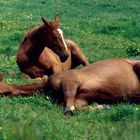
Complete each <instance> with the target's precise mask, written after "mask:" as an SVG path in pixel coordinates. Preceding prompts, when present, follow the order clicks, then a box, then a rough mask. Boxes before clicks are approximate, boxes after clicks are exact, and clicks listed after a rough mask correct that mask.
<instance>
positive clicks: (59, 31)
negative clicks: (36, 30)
mask: <svg viewBox="0 0 140 140" xmlns="http://www.w3.org/2000/svg"><path fill="white" fill-rule="evenodd" d="M57 31H58V33H59V34H60V35H61V37H62V41H63V44H64V46H65V49H66V50H68V47H67V45H66V42H65V40H64V37H63V31H62V30H61V29H60V28H58V29H57Z"/></svg>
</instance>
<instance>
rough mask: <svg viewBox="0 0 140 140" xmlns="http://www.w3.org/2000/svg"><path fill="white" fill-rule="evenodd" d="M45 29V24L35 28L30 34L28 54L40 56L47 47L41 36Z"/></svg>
mask: <svg viewBox="0 0 140 140" xmlns="http://www.w3.org/2000/svg"><path fill="white" fill-rule="evenodd" d="M43 30H44V26H43V25H41V26H39V27H38V28H35V29H33V30H32V31H31V32H30V33H29V35H28V40H27V41H28V43H29V48H28V50H27V55H28V56H29V57H32V58H34V59H35V58H38V57H39V56H40V54H41V53H42V52H43V50H44V48H45V46H46V45H45V43H44V41H43V40H42V38H41V33H42V31H43Z"/></svg>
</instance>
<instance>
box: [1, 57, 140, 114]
mask: <svg viewBox="0 0 140 140" xmlns="http://www.w3.org/2000/svg"><path fill="white" fill-rule="evenodd" d="M11 87H12V89H11V93H13V95H18V94H19V95H23V94H26V95H29V94H30V93H33V91H35V90H37V89H40V88H47V89H51V90H53V92H54V93H56V94H55V96H57V97H58V99H60V100H61V101H62V102H64V103H65V113H68V112H70V113H71V112H73V111H74V110H75V108H79V109H92V108H89V107H88V106H86V105H87V104H88V103H90V102H91V101H97V102H102V103H117V102H120V101H132V102H140V61H136V60H127V59H108V60H104V61H100V62H96V63H93V64H90V65H87V66H85V67H83V68H81V69H77V70H67V71H64V72H61V73H57V74H53V75H51V76H50V77H49V79H48V81H46V82H43V83H38V84H31V85H27V88H26V85H25V86H19V88H17V87H16V86H11ZM2 88H3V87H2ZM5 90H6V89H5ZM0 92H1V93H2V92H3V91H1V88H0Z"/></svg>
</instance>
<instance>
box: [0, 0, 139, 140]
mask: <svg viewBox="0 0 140 140" xmlns="http://www.w3.org/2000/svg"><path fill="white" fill-rule="evenodd" d="M56 14H58V15H59V16H60V22H61V23H60V26H61V28H62V29H63V30H64V33H65V38H69V39H71V40H73V41H75V42H76V43H78V44H79V45H80V46H81V48H82V50H83V51H84V53H85V55H86V57H87V58H88V60H89V62H95V61H99V60H103V59H107V58H120V57H121V58H130V59H140V3H139V0H133V1H131V0H123V1H122V0H104V1H102V0H87V1H84V0H77V1H75V0H48V1H45V0H34V2H33V1H32V0H22V1H20V0H1V1H0V60H1V61H0V71H2V72H3V73H4V74H5V77H4V82H6V83H13V84H23V83H27V82H28V81H25V80H23V79H22V78H21V77H20V74H19V73H20V71H19V69H18V67H17V64H16V53H17V49H18V45H19V43H20V41H21V39H22V37H23V35H24V33H25V32H26V31H27V30H29V29H30V28H32V27H35V26H37V25H38V24H40V23H41V19H40V17H41V16H43V17H45V18H46V19H51V20H52V19H53V18H54V16H55V15H56ZM93 105H94V104H93ZM110 107H111V108H110V110H103V111H101V110H97V111H88V110H87V111H76V112H75V115H74V116H73V117H69V116H64V115H63V108H62V107H61V106H58V105H57V104H54V103H53V102H52V101H51V99H50V98H48V97H46V96H45V95H35V96H33V97H14V98H9V97H0V139H5V140H15V139H17V140H31V139H33V140H38V139H42V140H46V139H49V140H52V139H54V140H60V139H61V140H88V139H89V140H90V139H91V140H94V139H97V140H101V139H105V140H106V139H107V140H108V139H109V140H112V139H113V140H117V139H118V138H119V139H120V140H121V139H122V140H126V139H127V140H132V139H134V140H138V139H139V137H140V133H139V131H140V105H135V104H129V103H126V104H118V105H110Z"/></svg>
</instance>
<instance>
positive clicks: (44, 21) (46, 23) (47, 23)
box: [41, 17, 50, 27]
mask: <svg viewBox="0 0 140 140" xmlns="http://www.w3.org/2000/svg"><path fill="white" fill-rule="evenodd" d="M41 19H42V21H43V23H44V24H45V25H47V26H49V27H50V24H49V22H47V21H46V20H45V19H44V18H43V17H41Z"/></svg>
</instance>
